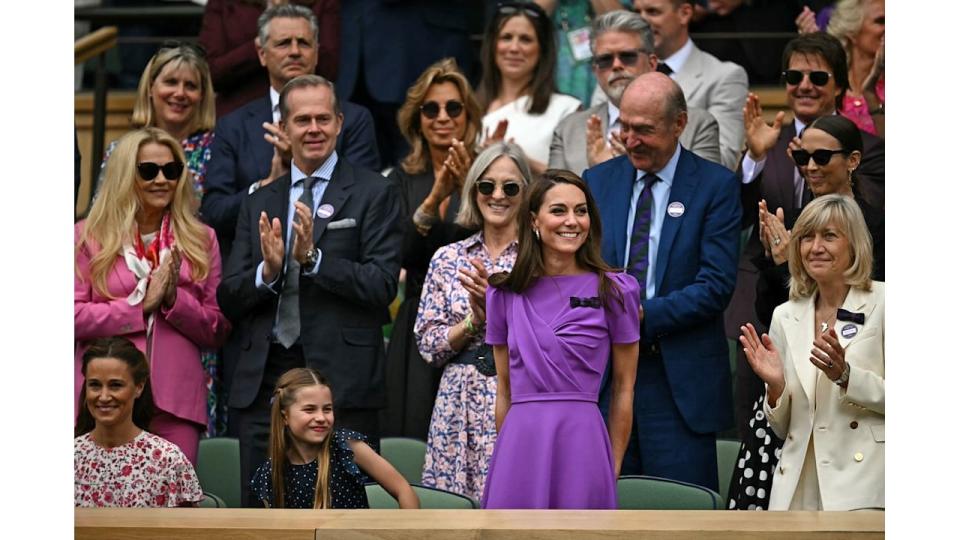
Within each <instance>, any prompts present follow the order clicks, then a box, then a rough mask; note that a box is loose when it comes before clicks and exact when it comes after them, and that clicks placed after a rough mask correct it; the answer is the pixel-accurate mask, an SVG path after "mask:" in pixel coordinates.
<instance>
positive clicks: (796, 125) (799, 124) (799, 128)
mask: <svg viewBox="0 0 960 540" xmlns="http://www.w3.org/2000/svg"><path fill="white" fill-rule="evenodd" d="M834 114H839V113H838V112H837V111H836V110H834V111H833V112H832V113H830V115H831V116H832V115H834ZM824 116H826V115H824ZM793 128H794V129H795V130H797V137H799V136H800V134H801V133H803V130H805V129H807V125H806V124H804V123H803V122H802V121H801V120H800V119H799V118H797V117H796V116H794V117H793Z"/></svg>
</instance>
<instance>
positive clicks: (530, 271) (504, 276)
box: [489, 169, 623, 305]
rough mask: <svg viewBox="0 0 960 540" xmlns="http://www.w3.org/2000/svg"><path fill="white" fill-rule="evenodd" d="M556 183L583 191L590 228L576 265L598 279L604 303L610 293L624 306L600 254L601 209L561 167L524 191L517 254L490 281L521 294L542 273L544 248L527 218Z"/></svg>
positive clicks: (578, 181)
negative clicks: (507, 267) (510, 266)
mask: <svg viewBox="0 0 960 540" xmlns="http://www.w3.org/2000/svg"><path fill="white" fill-rule="evenodd" d="M558 184H570V185H573V186H575V187H576V188H577V189H579V190H580V191H582V192H583V194H584V196H585V197H586V200H587V213H588V214H589V216H590V231H589V232H588V233H587V239H586V241H585V242H584V243H583V245H581V246H580V249H578V250H577V253H576V254H575V257H576V260H577V266H579V267H581V268H586V269H588V270H590V271H592V272H594V273H595V274H597V276H598V277H599V278H600V292H599V296H600V299H601V300H602V301H603V303H604V304H605V305H606V304H607V303H608V300H609V298H610V296H611V294H612V296H613V297H614V298H616V299H617V301H618V302H620V304H621V305H623V293H621V291H620V288H619V287H618V286H617V284H616V283H614V282H613V280H611V279H610V278H609V277H608V276H607V272H612V271H615V270H614V269H613V268H610V267H609V266H608V265H607V263H605V262H604V260H603V257H602V256H601V255H600V237H601V224H600V211H599V209H598V208H597V203H596V201H594V199H593V195H592V194H591V193H590V189H589V188H588V187H587V184H585V183H584V181H583V180H581V179H580V177H579V176H577V175H576V174H574V173H572V172H570V171H565V170H562V169H547V170H546V171H545V172H544V173H543V174H542V175H540V178H538V179H537V181H536V182H534V183H533V185H532V186H531V187H530V188H529V189H528V190H527V196H526V197H524V200H523V204H521V205H520V212H519V216H520V219H521V222H520V227H519V231H518V233H517V236H518V238H517V244H518V249H519V251H518V253H517V261H516V262H515V263H514V265H513V270H511V271H510V272H509V273H507V272H500V273H497V274H494V275H492V276H490V279H489V283H490V285H492V286H494V287H502V288H507V289H509V290H511V291H513V292H515V293H522V292H523V291H525V290H526V289H527V287H529V286H530V284H531V283H532V282H533V280H534V279H536V278H538V277H541V276H543V275H544V264H543V249H542V246H541V245H540V241H539V240H538V239H537V238H536V236H534V234H533V227H532V226H531V224H530V222H529V221H525V220H530V219H532V218H533V217H534V216H536V215H537V213H538V212H539V211H540V206H541V205H542V204H543V199H544V198H545V196H546V194H547V192H548V191H550V190H551V189H553V187H554V186H556V185H558Z"/></svg>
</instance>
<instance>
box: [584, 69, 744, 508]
mask: <svg viewBox="0 0 960 540" xmlns="http://www.w3.org/2000/svg"><path fill="white" fill-rule="evenodd" d="M686 109H687V106H686V100H685V99H684V96H683V90H682V89H681V88H680V87H679V86H678V85H677V83H675V82H674V81H672V80H671V79H670V78H669V77H667V76H666V75H664V74H662V73H657V72H651V73H645V74H643V75H640V76H639V77H637V78H636V79H635V80H634V81H633V82H631V83H630V85H629V86H627V89H626V90H625V91H624V93H623V98H622V100H621V102H620V122H621V125H622V128H621V138H622V140H623V143H624V147H625V151H626V153H625V154H624V155H622V156H619V157H616V158H613V159H611V160H608V161H606V162H604V163H601V164H600V165H597V166H596V167H593V168H591V169H588V170H587V171H586V172H585V173H584V174H583V177H584V180H586V181H587V184H588V185H589V186H590V191H591V192H592V193H593V195H594V197H595V198H596V201H597V206H598V207H599V209H600V215H601V220H602V222H603V232H604V234H603V239H602V242H603V245H602V255H603V258H604V260H605V261H606V262H607V264H609V265H610V266H613V267H616V268H624V269H625V270H626V271H627V272H628V273H630V274H631V275H633V276H634V277H636V279H637V282H638V283H639V284H640V291H641V292H640V305H641V307H642V309H641V310H640V356H639V359H638V363H637V379H636V383H635V390H634V417H633V418H634V426H633V431H632V433H631V435H630V442H629V444H628V446H627V452H626V455H625V456H624V460H623V466H622V468H621V474H645V475H650V476H659V477H664V478H671V479H675V480H681V481H684V482H691V483H694V484H697V485H701V486H705V487H708V488H710V489H713V490H714V491H716V490H717V489H718V487H717V486H718V478H717V450H716V435H717V432H719V431H722V430H724V429H727V428H729V427H730V426H732V425H733V402H732V401H733V400H732V395H731V391H730V390H731V384H730V382H731V381H730V362H729V360H728V352H727V340H726V338H725V336H724V334H723V310H724V308H726V306H727V302H728V301H729V300H730V295H731V294H732V293H733V287H734V282H735V280H736V275H737V250H738V245H739V233H740V201H739V193H740V188H739V186H738V185H737V179H736V177H735V175H734V173H733V172H732V171H730V170H729V169H727V168H725V167H723V166H722V165H720V164H719V163H714V162H712V161H708V160H705V159H703V158H701V157H699V156H697V155H695V154H693V153H692V152H690V151H688V150H686V149H685V148H683V147H682V146H681V145H680V144H679V140H680V134H681V133H682V132H683V130H684V127H686V123H687V110H686ZM610 395H611V392H610V381H609V380H607V381H606V382H605V383H604V387H603V388H602V389H601V394H600V407H601V410H609V407H610V405H609V400H610Z"/></svg>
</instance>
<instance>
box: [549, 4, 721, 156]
mask: <svg viewBox="0 0 960 540" xmlns="http://www.w3.org/2000/svg"><path fill="white" fill-rule="evenodd" d="M590 47H591V50H592V51H593V72H594V74H595V75H596V78H597V82H598V83H599V85H600V88H601V89H602V90H603V93H604V94H606V96H607V99H608V100H609V101H607V102H604V103H601V104H599V105H595V106H593V107H591V108H589V109H587V110H585V111H580V112H576V113H573V114H571V115H570V116H568V117H566V118H564V119H563V121H561V122H560V124H559V125H558V126H557V129H556V130H555V131H554V132H553V141H552V142H551V143H550V162H549V167H550V168H551V169H566V170H568V171H573V172H574V173H576V174H578V175H579V174H583V171H584V170H586V169H587V168H589V167H593V166H594V165H597V164H599V163H603V162H604V161H606V160H608V159H611V158H613V157H615V156H618V155H620V154H622V153H623V143H622V142H621V140H620V109H619V107H620V97H621V96H622V95H623V90H624V88H626V87H627V85H628V84H630V82H631V81H632V80H634V79H635V78H637V76H639V75H642V74H644V73H647V72H650V71H654V70H656V69H657V55H656V54H654V53H653V32H652V31H651V30H650V26H649V25H648V24H647V23H646V22H645V21H644V20H643V19H642V18H641V17H640V16H639V15H637V14H636V13H632V12H629V11H624V10H618V11H611V12H609V13H606V14H604V15H602V16H600V17H597V18H596V19H595V20H594V23H593V28H592V29H591V35H590ZM680 144H681V145H683V147H684V148H686V149H688V150H690V151H691V152H693V153H695V154H697V155H699V156H700V157H702V158H704V159H709V160H710V161H716V162H719V161H720V132H719V127H718V125H717V120H716V119H715V118H714V117H713V115H711V114H710V113H708V112H707V111H705V110H703V109H697V108H695V107H688V109H687V127H686V128H684V130H683V133H682V134H681V135H680Z"/></svg>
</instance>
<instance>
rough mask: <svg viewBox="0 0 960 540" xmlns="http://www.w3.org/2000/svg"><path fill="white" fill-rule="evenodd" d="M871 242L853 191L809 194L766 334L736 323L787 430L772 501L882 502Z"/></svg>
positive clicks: (775, 416)
mask: <svg viewBox="0 0 960 540" xmlns="http://www.w3.org/2000/svg"><path fill="white" fill-rule="evenodd" d="M871 251H872V250H871V240H870V233H869V232H868V231H867V226H866V223H865V222H864V220H863V214H862V213H861V212H860V208H859V207H858V206H857V204H856V203H855V202H854V201H853V199H851V198H850V197H845V196H843V195H837V194H834V195H824V196H822V197H818V198H816V199H814V201H813V202H811V203H810V204H809V205H807V207H806V208H804V210H803V212H802V213H801V214H800V218H799V219H798V220H797V223H796V225H795V226H794V228H793V234H792V235H791V238H790V245H789V265H790V301H789V302H787V303H785V304H783V305H781V306H779V307H778V308H777V309H776V310H775V311H774V313H773V321H772V322H771V325H770V335H769V336H768V335H766V334H764V335H763V336H758V335H757V332H756V330H755V329H754V328H753V325H752V324H747V325H746V326H743V327H741V331H742V332H743V335H742V336H741V337H740V343H741V345H743V348H744V352H745V354H746V356H747V361H748V362H749V363H750V367H751V368H753V370H754V372H755V373H756V374H757V375H758V376H759V377H760V378H761V379H762V380H763V382H764V383H765V387H766V395H765V396H764V402H763V410H764V414H765V415H766V417H767V419H768V421H769V422H770V427H771V428H773V431H774V433H775V434H776V435H777V436H778V437H780V438H781V439H784V445H783V451H782V453H781V456H780V463H779V465H778V466H777V467H776V469H775V471H774V472H773V487H772V489H771V492H770V505H769V509H770V510H856V509H865V508H881V509H882V508H884V446H885V442H884V441H885V437H884V418H885V361H884V285H883V283H881V282H877V281H873V280H871V279H870V269H871V267H872V263H873V261H872V259H873V255H872V252H871Z"/></svg>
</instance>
